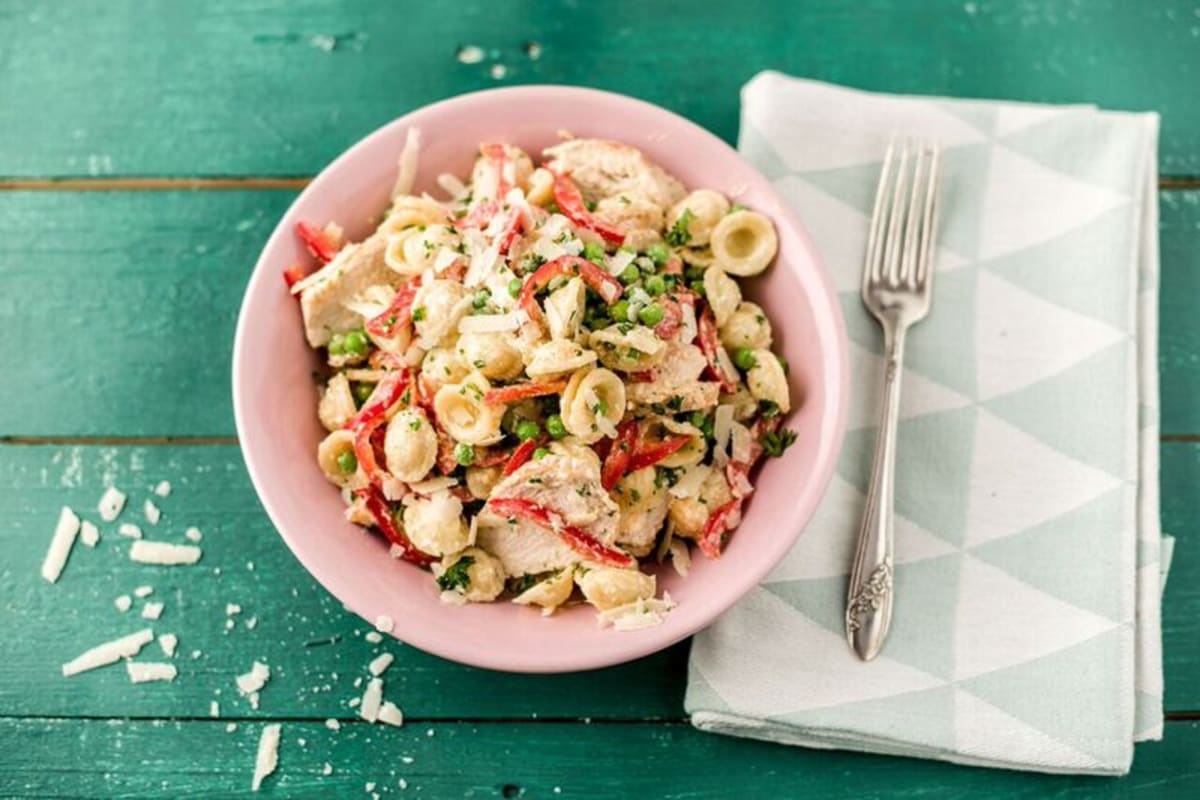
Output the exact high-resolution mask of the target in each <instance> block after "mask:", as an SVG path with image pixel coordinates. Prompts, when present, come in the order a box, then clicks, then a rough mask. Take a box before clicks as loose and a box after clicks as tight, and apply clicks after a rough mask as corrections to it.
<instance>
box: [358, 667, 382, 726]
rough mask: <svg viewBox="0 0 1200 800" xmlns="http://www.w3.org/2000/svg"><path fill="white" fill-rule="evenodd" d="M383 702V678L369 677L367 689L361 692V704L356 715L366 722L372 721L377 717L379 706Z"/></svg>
mask: <svg viewBox="0 0 1200 800" xmlns="http://www.w3.org/2000/svg"><path fill="white" fill-rule="evenodd" d="M382 702H383V680H382V679H381V678H371V680H369V681H368V682H367V689H366V691H364V692H363V696H362V706H361V707H360V708H359V709H358V715H359V716H360V717H362V718H363V719H365V720H366V721H367V722H374V721H375V720H377V719H378V718H379V707H380V705H381V704H382Z"/></svg>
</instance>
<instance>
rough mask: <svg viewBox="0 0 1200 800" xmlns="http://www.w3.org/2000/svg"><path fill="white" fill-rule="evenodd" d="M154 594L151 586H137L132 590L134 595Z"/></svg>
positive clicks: (145, 595) (146, 595) (147, 595)
mask: <svg viewBox="0 0 1200 800" xmlns="http://www.w3.org/2000/svg"><path fill="white" fill-rule="evenodd" d="M152 594H154V587H153V586H139V587H137V588H136V589H134V590H133V595H134V597H149V596H150V595H152Z"/></svg>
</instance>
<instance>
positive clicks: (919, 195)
mask: <svg viewBox="0 0 1200 800" xmlns="http://www.w3.org/2000/svg"><path fill="white" fill-rule="evenodd" d="M939 161H940V153H939V150H938V147H937V145H936V144H933V143H912V142H909V141H897V140H895V139H893V140H892V143H891V144H890V145H888V149H887V155H886V156H885V157H884V160H883V170H882V172H881V173H880V176H879V188H878V189H877V190H876V193H875V211H874V213H873V214H872V215H871V227H870V230H869V233H868V235H867V256H866V260H865V261H864V263H863V284H862V300H863V304H864V305H865V306H866V307H867V310H868V311H870V312H871V314H872V315H873V316H874V317H875V318H876V319H877V320H879V324H880V325H881V326H882V327H883V342H884V345H883V348H884V364H885V369H884V377H883V410H882V414H881V418H880V422H879V433H878V435H877V438H876V440H875V457H874V460H873V462H872V464H871V485H870V487H869V488H868V490H867V506H866V510H865V511H864V512H863V521H862V528H861V529H860V530H859V533H858V548H857V551H856V552H855V555H854V566H853V568H852V570H851V572H850V589H849V591H848V593H847V595H846V639H847V641H849V643H850V646H851V647H852V648H854V652H856V653H858V656H859V658H861V659H862V660H864V661H870V660H871V659H872V658H874V657H875V656H877V655H878V654H879V651H880V649H881V648H882V647H883V640H884V638H885V637H886V636H887V632H888V625H889V624H890V623H891V619H892V595H893V590H892V549H893V548H892V501H893V487H894V484H895V477H896V420H897V417H898V416H899V412H900V371H901V369H902V368H903V365H904V337H905V334H906V333H907V332H908V328H909V326H910V325H912V324H913V323H914V322H917V321H919V320H921V319H922V318H924V316H925V315H926V314H927V313H929V299H930V289H931V287H932V284H933V269H932V264H931V262H932V260H933V249H934V247H933V242H934V223H935V221H936V220H935V217H936V211H937V209H936V205H937V203H936V200H937V180H938V164H939Z"/></svg>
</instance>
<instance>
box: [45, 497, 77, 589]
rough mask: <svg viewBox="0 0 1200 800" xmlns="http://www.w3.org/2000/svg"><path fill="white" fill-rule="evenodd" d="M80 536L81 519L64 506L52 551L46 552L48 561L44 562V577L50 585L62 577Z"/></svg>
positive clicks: (59, 514)
mask: <svg viewBox="0 0 1200 800" xmlns="http://www.w3.org/2000/svg"><path fill="white" fill-rule="evenodd" d="M78 534H79V517H77V516H75V512H74V511H72V510H71V509H69V508H67V507H66V506H63V507H62V511H60V512H59V513H58V524H57V525H55V526H54V536H53V537H51V539H50V549H49V550H47V551H46V559H45V560H44V561H43V562H42V577H43V578H45V579H46V580H48V581H50V583H55V582H56V581H58V577H59V576H60V575H62V571H63V567H65V566H66V565H67V557H68V556H70V555H71V548H72V547H73V546H74V545H75V537H76V536H77V535H78Z"/></svg>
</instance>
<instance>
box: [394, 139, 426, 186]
mask: <svg viewBox="0 0 1200 800" xmlns="http://www.w3.org/2000/svg"><path fill="white" fill-rule="evenodd" d="M420 153H421V131H420V129H419V128H409V129H408V133H407V135H405V137H404V149H402V150H401V151H400V160H399V161H398V162H397V164H396V182H395V183H394V184H392V199H393V200H395V199H396V198H397V197H399V196H401V195H405V194H412V188H413V184H414V183H416V181H417V159H418V156H420Z"/></svg>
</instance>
